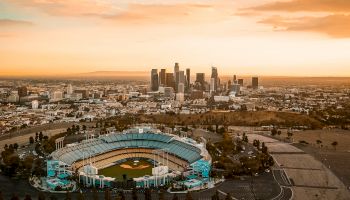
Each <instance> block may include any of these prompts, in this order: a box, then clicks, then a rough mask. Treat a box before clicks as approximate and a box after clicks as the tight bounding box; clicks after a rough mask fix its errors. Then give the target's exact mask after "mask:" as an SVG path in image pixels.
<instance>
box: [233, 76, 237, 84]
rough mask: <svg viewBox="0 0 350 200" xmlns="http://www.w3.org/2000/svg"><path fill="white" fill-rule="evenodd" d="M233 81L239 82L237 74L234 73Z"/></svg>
mask: <svg viewBox="0 0 350 200" xmlns="http://www.w3.org/2000/svg"><path fill="white" fill-rule="evenodd" d="M233 83H237V76H236V75H233Z"/></svg>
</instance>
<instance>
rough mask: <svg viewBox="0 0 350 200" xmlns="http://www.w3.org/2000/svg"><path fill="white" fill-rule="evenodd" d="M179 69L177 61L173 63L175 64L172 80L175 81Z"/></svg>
mask: <svg viewBox="0 0 350 200" xmlns="http://www.w3.org/2000/svg"><path fill="white" fill-rule="evenodd" d="M178 71H180V66H179V63H175V66H174V80H175V81H176V73H177V72H178Z"/></svg>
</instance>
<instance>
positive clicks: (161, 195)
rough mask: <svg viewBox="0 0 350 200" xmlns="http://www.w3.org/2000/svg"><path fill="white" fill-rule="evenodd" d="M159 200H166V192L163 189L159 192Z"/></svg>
mask: <svg viewBox="0 0 350 200" xmlns="http://www.w3.org/2000/svg"><path fill="white" fill-rule="evenodd" d="M158 200H165V197H164V190H163V189H161V190H160V192H159V195H158Z"/></svg>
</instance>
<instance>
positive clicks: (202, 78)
mask: <svg viewBox="0 0 350 200" xmlns="http://www.w3.org/2000/svg"><path fill="white" fill-rule="evenodd" d="M196 82H198V83H200V84H201V85H202V86H204V83H205V74H204V73H197V74H196Z"/></svg>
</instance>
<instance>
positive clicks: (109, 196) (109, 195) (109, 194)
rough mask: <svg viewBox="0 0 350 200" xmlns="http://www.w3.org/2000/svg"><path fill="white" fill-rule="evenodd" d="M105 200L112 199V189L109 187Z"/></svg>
mask: <svg viewBox="0 0 350 200" xmlns="http://www.w3.org/2000/svg"><path fill="white" fill-rule="evenodd" d="M105 200H111V191H110V190H109V189H108V188H107V189H106V190H105Z"/></svg>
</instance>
